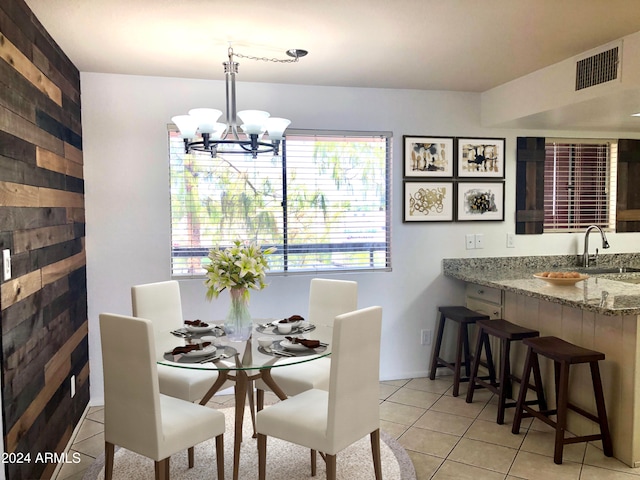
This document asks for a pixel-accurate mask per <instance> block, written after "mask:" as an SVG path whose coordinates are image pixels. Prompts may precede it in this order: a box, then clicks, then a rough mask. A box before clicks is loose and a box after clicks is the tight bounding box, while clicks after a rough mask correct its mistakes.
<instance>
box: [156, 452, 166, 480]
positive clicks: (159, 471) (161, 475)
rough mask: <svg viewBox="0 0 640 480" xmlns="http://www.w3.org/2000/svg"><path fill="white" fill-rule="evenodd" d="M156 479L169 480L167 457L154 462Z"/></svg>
mask: <svg viewBox="0 0 640 480" xmlns="http://www.w3.org/2000/svg"><path fill="white" fill-rule="evenodd" d="M155 470H156V480H169V457H167V458H165V459H163V460H160V461H159V462H156V469H155Z"/></svg>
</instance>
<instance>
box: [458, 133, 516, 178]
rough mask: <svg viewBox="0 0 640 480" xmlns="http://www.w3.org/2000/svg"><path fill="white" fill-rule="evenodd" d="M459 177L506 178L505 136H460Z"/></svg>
mask: <svg viewBox="0 0 640 480" xmlns="http://www.w3.org/2000/svg"><path fill="white" fill-rule="evenodd" d="M456 143H457V154H458V161H457V172H458V178H464V177H474V178H505V176H504V167H505V161H504V148H505V139H504V138H462V137H461V138H458V139H457V142H456Z"/></svg>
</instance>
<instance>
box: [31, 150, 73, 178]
mask: <svg viewBox="0 0 640 480" xmlns="http://www.w3.org/2000/svg"><path fill="white" fill-rule="evenodd" d="M36 165H38V166H39V167H40V168H46V169H47V170H53V171H54V172H59V173H67V162H66V159H65V158H64V157H63V156H61V155H57V154H55V153H53V152H50V151H49V150H46V149H44V148H41V147H36Z"/></svg>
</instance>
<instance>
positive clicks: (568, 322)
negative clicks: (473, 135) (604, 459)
mask: <svg viewBox="0 0 640 480" xmlns="http://www.w3.org/2000/svg"><path fill="white" fill-rule="evenodd" d="M600 260H601V263H600V264H599V266H600V267H602V266H604V265H612V266H617V265H626V266H629V265H636V266H640V258H638V256H637V255H636V254H616V255H606V256H605V255H603V256H601V259H600ZM575 270H578V268H577V267H576V257H575V256H549V257H504V258H503V257H501V258H483V259H477V258H474V259H444V260H443V274H444V275H445V276H446V277H450V278H454V279H457V280H460V281H463V282H466V284H467V292H468V291H469V289H470V287H471V289H472V290H473V289H477V290H478V291H481V290H482V289H488V290H493V291H496V292H497V293H499V294H500V301H501V305H500V310H499V311H500V312H501V316H502V317H503V318H504V319H506V320H509V321H510V322H513V323H516V324H518V325H522V326H524V327H527V328H532V329H535V330H538V331H539V332H540V335H541V336H547V335H551V336H556V337H559V338H562V339H564V340H566V341H568V342H571V343H574V344H576V345H580V346H582V347H585V348H589V349H593V350H597V351H600V352H602V353H604V354H605V356H606V358H605V360H604V361H603V362H601V366H600V368H601V373H602V378H603V388H604V394H605V403H606V408H607V416H608V417H609V423H610V428H611V433H612V436H613V448H614V456H615V457H616V458H618V459H619V460H621V461H622V462H624V463H626V464H627V465H629V466H631V467H638V466H640V334H639V320H640V273H606V274H591V273H589V277H588V278H587V279H585V280H582V281H579V282H577V283H576V284H575V285H564V286H556V285H551V284H549V283H547V282H546V281H544V280H542V279H539V278H535V277H534V276H533V275H534V274H535V273H540V272H544V271H547V272H551V271H575ZM467 300H468V302H469V298H468V297H467ZM468 306H469V307H470V308H472V306H473V305H468ZM515 346H516V347H519V348H515V349H514V350H513V351H512V359H511V362H512V365H513V370H512V371H513V372H514V373H517V374H519V372H521V370H522V365H523V363H524V348H522V345H515ZM541 367H542V370H543V384H544V389H545V394H546V395H547V396H548V398H549V400H550V402H551V403H552V404H554V403H555V392H554V387H553V385H554V384H553V364H552V363H551V362H548V363H543V364H542V365H541ZM578 367H579V368H576V369H575V372H574V369H572V378H571V384H570V397H571V398H572V400H573V401H574V402H575V403H576V404H578V405H579V406H581V407H582V408H584V409H586V410H588V411H592V412H595V401H594V400H593V389H592V384H591V376H590V372H589V369H588V367H586V368H584V369H583V368H581V367H582V366H578ZM515 395H517V388H514V396H515ZM514 398H515V397H514ZM573 413H574V412H569V419H568V420H569V423H568V430H569V431H570V432H572V433H574V434H576V435H589V434H594V433H597V431H598V426H597V425H596V424H594V423H592V422H590V421H588V420H586V419H584V418H583V417H581V416H579V415H574V414H573ZM596 445H597V447H598V448H601V445H600V442H596Z"/></svg>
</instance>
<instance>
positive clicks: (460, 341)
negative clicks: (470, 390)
mask: <svg viewBox="0 0 640 480" xmlns="http://www.w3.org/2000/svg"><path fill="white" fill-rule="evenodd" d="M465 331H466V327H464V326H463V325H462V324H459V325H458V338H457V340H456V359H455V362H456V363H455V369H454V372H453V396H454V397H457V396H458V394H459V393H460V370H461V369H462V355H463V353H462V351H463V350H464V351H465V354H466V352H467V349H466V348H465V347H464V345H465V339H466V340H467V341H468V337H466V336H465V334H464V332H465ZM467 373H471V372H469V371H467Z"/></svg>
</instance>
